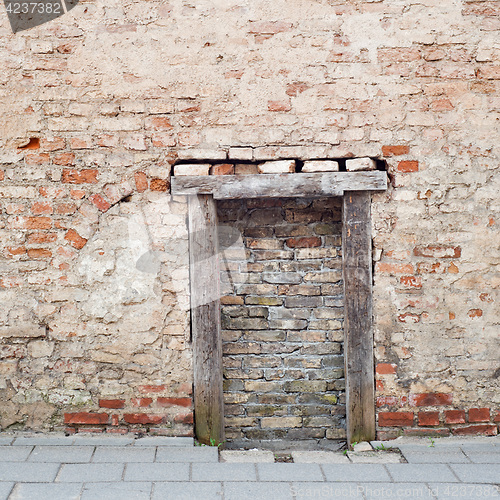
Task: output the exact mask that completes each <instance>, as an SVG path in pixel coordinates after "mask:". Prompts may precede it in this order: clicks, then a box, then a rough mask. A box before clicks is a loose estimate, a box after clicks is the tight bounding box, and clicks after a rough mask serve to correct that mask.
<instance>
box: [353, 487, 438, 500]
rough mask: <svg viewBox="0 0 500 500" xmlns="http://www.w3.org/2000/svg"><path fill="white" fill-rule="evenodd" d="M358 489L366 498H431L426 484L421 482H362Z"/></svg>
mask: <svg viewBox="0 0 500 500" xmlns="http://www.w3.org/2000/svg"><path fill="white" fill-rule="evenodd" d="M358 490H359V491H360V492H361V493H363V494H364V496H365V498H366V499H367V500H370V499H371V498H376V499H379V500H380V499H381V498H396V499H398V500H399V499H401V500H402V499H405V498H433V497H432V495H431V491H430V490H429V488H428V487H427V485H425V484H423V483H397V484H394V483H362V484H359V485H358Z"/></svg>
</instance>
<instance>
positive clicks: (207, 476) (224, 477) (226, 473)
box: [192, 463, 257, 481]
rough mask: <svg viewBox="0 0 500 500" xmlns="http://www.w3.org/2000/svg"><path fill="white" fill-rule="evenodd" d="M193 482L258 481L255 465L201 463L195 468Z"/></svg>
mask: <svg viewBox="0 0 500 500" xmlns="http://www.w3.org/2000/svg"><path fill="white" fill-rule="evenodd" d="M192 478H193V481H256V480H257V476H256V471H255V465H254V464H245V463H218V464H207V463H200V464H197V465H196V467H194V466H193V471H192Z"/></svg>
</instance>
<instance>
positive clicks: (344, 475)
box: [321, 464, 405, 483]
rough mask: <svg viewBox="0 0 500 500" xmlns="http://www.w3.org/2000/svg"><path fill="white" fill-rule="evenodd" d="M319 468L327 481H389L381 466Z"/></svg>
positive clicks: (354, 465)
mask: <svg viewBox="0 0 500 500" xmlns="http://www.w3.org/2000/svg"><path fill="white" fill-rule="evenodd" d="M394 465H396V464H394ZM397 465H399V464H397ZM402 465H405V464H402ZM321 468H322V469H323V472H324V473H325V477H326V480H327V481H339V482H360V481H369V482H372V481H373V482H378V481H381V482H386V483H387V482H390V481H391V478H390V476H389V474H388V473H387V470H386V469H385V467H384V466H383V465H381V464H324V465H321Z"/></svg>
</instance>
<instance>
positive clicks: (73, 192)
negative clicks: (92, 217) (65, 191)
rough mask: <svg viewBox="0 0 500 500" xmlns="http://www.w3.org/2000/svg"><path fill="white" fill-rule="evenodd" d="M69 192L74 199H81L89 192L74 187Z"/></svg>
mask: <svg viewBox="0 0 500 500" xmlns="http://www.w3.org/2000/svg"><path fill="white" fill-rule="evenodd" d="M69 194H70V195H71V198H73V199H74V200H81V199H82V198H83V197H84V196H85V195H86V194H87V193H86V192H85V191H82V190H81V189H72V190H71V191H70V193H69Z"/></svg>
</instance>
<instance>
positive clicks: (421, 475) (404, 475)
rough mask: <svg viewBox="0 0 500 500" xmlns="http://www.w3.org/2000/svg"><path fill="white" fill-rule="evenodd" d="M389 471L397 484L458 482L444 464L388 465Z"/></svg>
mask: <svg viewBox="0 0 500 500" xmlns="http://www.w3.org/2000/svg"><path fill="white" fill-rule="evenodd" d="M386 467H387V470H388V471H389V473H390V474H391V476H392V478H393V480H394V481H395V482H397V483H411V482H413V483H425V482H430V481H445V482H449V483H453V482H455V481H457V479H456V477H455V476H454V475H453V473H452V472H451V470H450V469H449V468H448V467H447V466H446V465H442V464H387V465H386Z"/></svg>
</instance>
